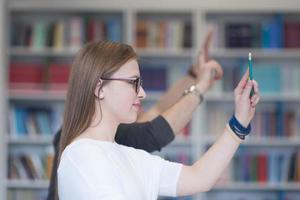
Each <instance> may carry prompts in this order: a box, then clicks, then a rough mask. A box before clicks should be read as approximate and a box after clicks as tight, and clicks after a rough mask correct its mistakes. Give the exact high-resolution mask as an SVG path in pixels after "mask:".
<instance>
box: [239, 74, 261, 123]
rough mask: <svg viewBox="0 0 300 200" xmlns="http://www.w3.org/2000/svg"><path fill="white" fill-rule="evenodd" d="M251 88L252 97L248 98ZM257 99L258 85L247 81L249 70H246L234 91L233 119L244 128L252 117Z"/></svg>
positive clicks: (258, 96) (258, 97)
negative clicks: (252, 91) (252, 90)
mask: <svg viewBox="0 0 300 200" xmlns="http://www.w3.org/2000/svg"><path fill="white" fill-rule="evenodd" d="M252 87H253V88H254V95H253V96H252V97H251V98H250V92H251V89H252ZM259 99H260V95H259V89H258V83H257V82H256V81H254V80H252V81H251V80H249V70H247V71H246V73H245V74H244V76H243V78H242V79H241V81H240V82H239V84H238V85H237V87H236V88H235V90H234V101H235V117H236V118H237V120H238V121H239V122H240V123H241V124H242V125H243V126H244V127H247V126H248V125H249V123H250V121H251V120H252V118H253V117H254V114H255V107H256V105H257V103H258V102H259Z"/></svg>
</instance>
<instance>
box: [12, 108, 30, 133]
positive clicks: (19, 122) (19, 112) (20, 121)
mask: <svg viewBox="0 0 300 200" xmlns="http://www.w3.org/2000/svg"><path fill="white" fill-rule="evenodd" d="M15 117H16V120H15V122H16V124H15V126H16V134H17V135H19V136H24V135H27V128H26V124H25V122H26V120H25V119H26V117H27V110H26V108H22V107H15Z"/></svg>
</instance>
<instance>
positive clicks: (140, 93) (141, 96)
mask: <svg viewBox="0 0 300 200" xmlns="http://www.w3.org/2000/svg"><path fill="white" fill-rule="evenodd" d="M138 98H139V99H141V100H142V99H145V98H146V92H145V90H144V88H143V87H141V88H140V91H139V93H138Z"/></svg>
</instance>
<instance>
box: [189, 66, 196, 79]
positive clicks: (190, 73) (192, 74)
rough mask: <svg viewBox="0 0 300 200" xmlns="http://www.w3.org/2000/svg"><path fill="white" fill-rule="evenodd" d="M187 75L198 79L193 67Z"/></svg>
mask: <svg viewBox="0 0 300 200" xmlns="http://www.w3.org/2000/svg"><path fill="white" fill-rule="evenodd" d="M187 74H188V75H189V76H190V77H192V78H193V79H197V74H195V72H194V70H193V66H191V67H190V69H189V70H188V72H187Z"/></svg>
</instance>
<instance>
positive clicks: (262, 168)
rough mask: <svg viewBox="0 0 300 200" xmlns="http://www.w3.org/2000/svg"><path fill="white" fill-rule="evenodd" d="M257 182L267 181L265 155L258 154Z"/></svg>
mask: <svg viewBox="0 0 300 200" xmlns="http://www.w3.org/2000/svg"><path fill="white" fill-rule="evenodd" d="M258 182H260V183H265V182H267V155H266V154H260V155H258Z"/></svg>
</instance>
